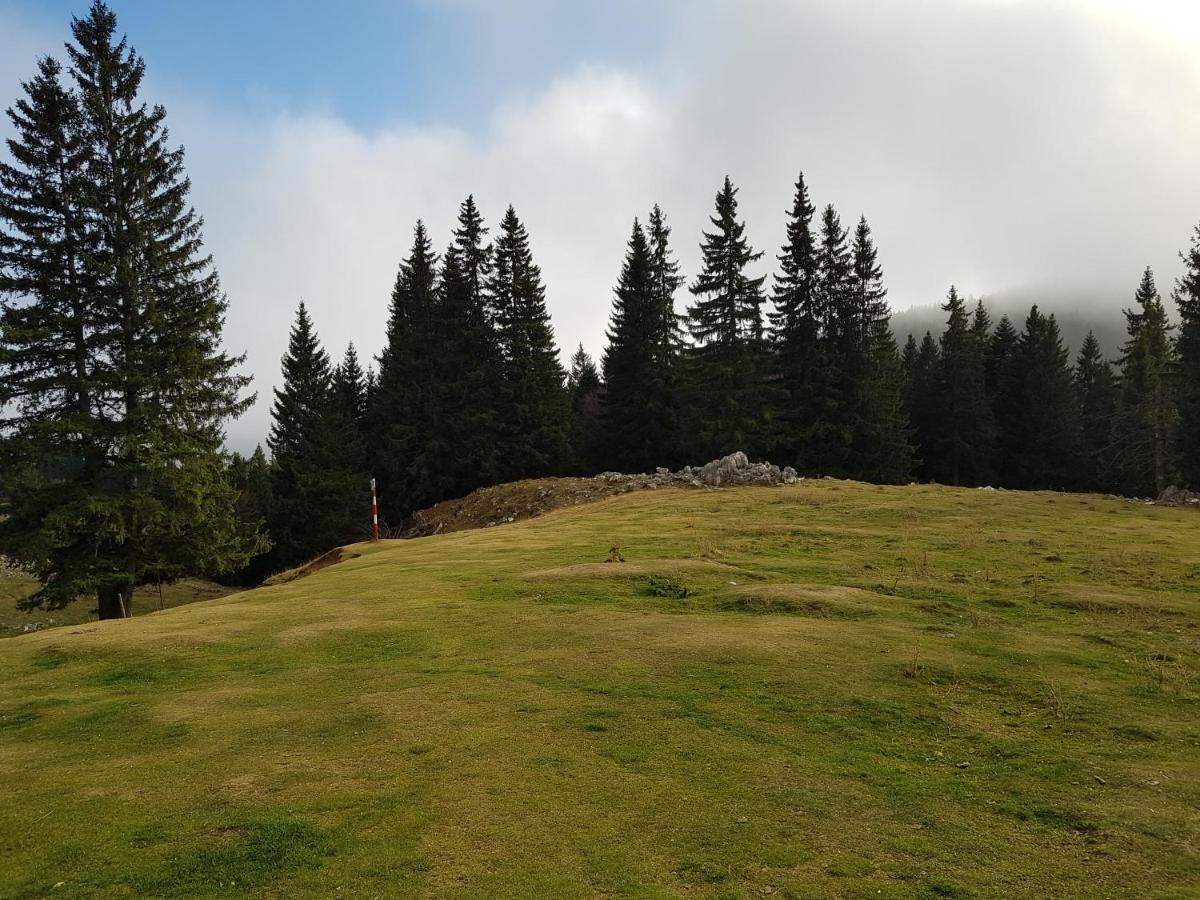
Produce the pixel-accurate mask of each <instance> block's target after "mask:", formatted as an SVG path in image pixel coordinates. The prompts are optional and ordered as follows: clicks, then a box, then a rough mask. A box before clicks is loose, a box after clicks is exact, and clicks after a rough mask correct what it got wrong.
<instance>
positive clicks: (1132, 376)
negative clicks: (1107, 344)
mask: <svg viewBox="0 0 1200 900" xmlns="http://www.w3.org/2000/svg"><path fill="white" fill-rule="evenodd" d="M1134 302H1135V303H1136V304H1137V308H1136V309H1131V310H1126V311H1125V320H1126V327H1127V330H1128V333H1129V338H1128V340H1127V341H1126V342H1125V347H1124V353H1123V355H1122V357H1121V393H1120V403H1119V407H1118V411H1117V417H1116V420H1115V424H1114V429H1113V445H1112V448H1111V451H1112V461H1113V466H1114V474H1115V476H1116V478H1117V481H1118V484H1119V486H1120V488H1121V490H1122V491H1124V492H1125V493H1127V494H1132V495H1134V496H1151V495H1153V496H1157V495H1158V494H1160V493H1162V491H1163V490H1164V489H1165V488H1166V487H1167V485H1168V484H1170V482H1171V479H1173V478H1174V477H1175V460H1174V440H1175V430H1176V425H1177V418H1178V412H1177V410H1176V408H1175V398H1174V396H1173V392H1172V389H1171V388H1172V385H1171V369H1172V364H1173V354H1172V349H1173V348H1172V346H1171V337H1170V332H1171V327H1170V326H1169V325H1168V323H1167V313H1166V310H1165V309H1164V308H1163V304H1162V299H1161V298H1160V297H1159V295H1158V289H1157V287H1155V284H1154V273H1153V272H1152V271H1151V270H1150V268H1149V267H1147V268H1146V271H1145V272H1144V273H1143V274H1142V280H1141V282H1140V284H1139V285H1138V289H1137V293H1136V294H1135V295H1134Z"/></svg>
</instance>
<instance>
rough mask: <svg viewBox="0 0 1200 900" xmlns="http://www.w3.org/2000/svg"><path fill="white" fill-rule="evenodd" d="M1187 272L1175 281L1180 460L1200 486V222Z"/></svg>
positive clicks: (1190, 481) (1185, 474) (1183, 471)
mask: <svg viewBox="0 0 1200 900" xmlns="http://www.w3.org/2000/svg"><path fill="white" fill-rule="evenodd" d="M1180 256H1181V258H1182V259H1183V264H1184V273H1183V275H1182V276H1181V277H1180V279H1179V281H1178V282H1177V283H1176V285H1175V304H1176V306H1177V307H1178V309H1179V338H1178V340H1177V353H1178V357H1179V384H1178V406H1179V438H1178V439H1179V464H1180V476H1181V477H1182V478H1183V481H1184V483H1185V484H1187V485H1189V486H1190V487H1192V488H1193V489H1200V226H1197V228H1196V231H1195V233H1194V235H1193V236H1192V245H1191V247H1190V248H1189V249H1188V251H1187V253H1181V254H1180Z"/></svg>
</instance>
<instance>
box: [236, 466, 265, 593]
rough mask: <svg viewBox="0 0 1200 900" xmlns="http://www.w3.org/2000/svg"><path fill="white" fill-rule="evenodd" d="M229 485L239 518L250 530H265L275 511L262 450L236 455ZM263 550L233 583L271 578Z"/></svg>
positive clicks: (240, 572)
mask: <svg viewBox="0 0 1200 900" xmlns="http://www.w3.org/2000/svg"><path fill="white" fill-rule="evenodd" d="M229 482H230V484H231V485H232V486H233V488H234V490H236V491H237V492H238V499H237V515H238V518H239V519H240V520H241V521H242V522H243V523H244V524H245V525H246V526H247V527H248V528H255V529H266V527H267V525H268V523H269V522H270V520H271V516H272V510H273V509H274V506H275V503H274V495H273V491H272V488H271V464H270V462H269V461H268V460H267V455H266V454H265V453H263V449H262V447H261V446H258V447H255V448H254V452H253V453H251V454H250V455H249V456H242V455H241V454H240V453H234V454H233V455H232V456H231V457H230V460H229ZM269 549H270V548H269V547H264V548H263V552H262V553H260V554H259V555H258V556H255V557H254V558H253V559H251V560H250V561H249V563H248V564H247V565H246V566H245V567H244V568H242V569H240V570H239V571H237V572H235V573H232V576H231V579H230V580H231V582H233V583H238V584H258V583H259V582H261V581H262V580H263V578H265V577H266V576H267V575H269V574H270V572H269V566H270V565H271V557H270V554H269V553H267V552H266V551H267V550H269Z"/></svg>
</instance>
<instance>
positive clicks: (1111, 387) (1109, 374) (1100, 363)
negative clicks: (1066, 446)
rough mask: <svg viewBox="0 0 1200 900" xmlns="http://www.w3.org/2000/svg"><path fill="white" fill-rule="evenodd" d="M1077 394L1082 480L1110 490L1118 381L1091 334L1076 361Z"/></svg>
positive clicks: (1090, 333) (1093, 485)
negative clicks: (1110, 456) (1111, 446)
mask: <svg viewBox="0 0 1200 900" xmlns="http://www.w3.org/2000/svg"><path fill="white" fill-rule="evenodd" d="M1075 393H1076V397H1077V402H1078V406H1079V416H1080V456H1081V460H1082V462H1081V466H1082V472H1081V481H1082V482H1083V483H1084V484H1085V485H1086V486H1087V487H1089V488H1092V489H1096V488H1101V489H1108V488H1109V487H1110V486H1111V479H1110V478H1109V464H1108V456H1107V454H1108V450H1109V445H1110V444H1111V443H1112V427H1113V416H1114V415H1115V414H1116V409H1117V382H1116V378H1115V377H1114V375H1113V371H1112V366H1110V365H1109V364H1108V360H1106V359H1105V358H1104V355H1103V354H1102V353H1101V352H1100V342H1099V341H1097V340H1096V335H1095V334H1093V333H1092V332H1090V331H1089V332H1088V335H1087V337H1086V338H1085V339H1084V341H1083V344H1082V346H1080V348H1079V357H1078V358H1077V359H1076V361H1075Z"/></svg>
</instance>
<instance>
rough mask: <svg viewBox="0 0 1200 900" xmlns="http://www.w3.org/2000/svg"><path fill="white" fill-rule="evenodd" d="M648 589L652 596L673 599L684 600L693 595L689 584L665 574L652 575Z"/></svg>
mask: <svg viewBox="0 0 1200 900" xmlns="http://www.w3.org/2000/svg"><path fill="white" fill-rule="evenodd" d="M646 590H647V592H648V593H649V594H650V596H651V597H669V598H671V599H673V600H682V599H684V598H685V597H690V596H691V595H692V592H691V591H690V590H688V587H687V585H685V584H683V583H682V582H679V581H676V580H675V579H673V578H667V577H666V576H665V575H651V576H650V583H649V585H648V586H647V588H646Z"/></svg>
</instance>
